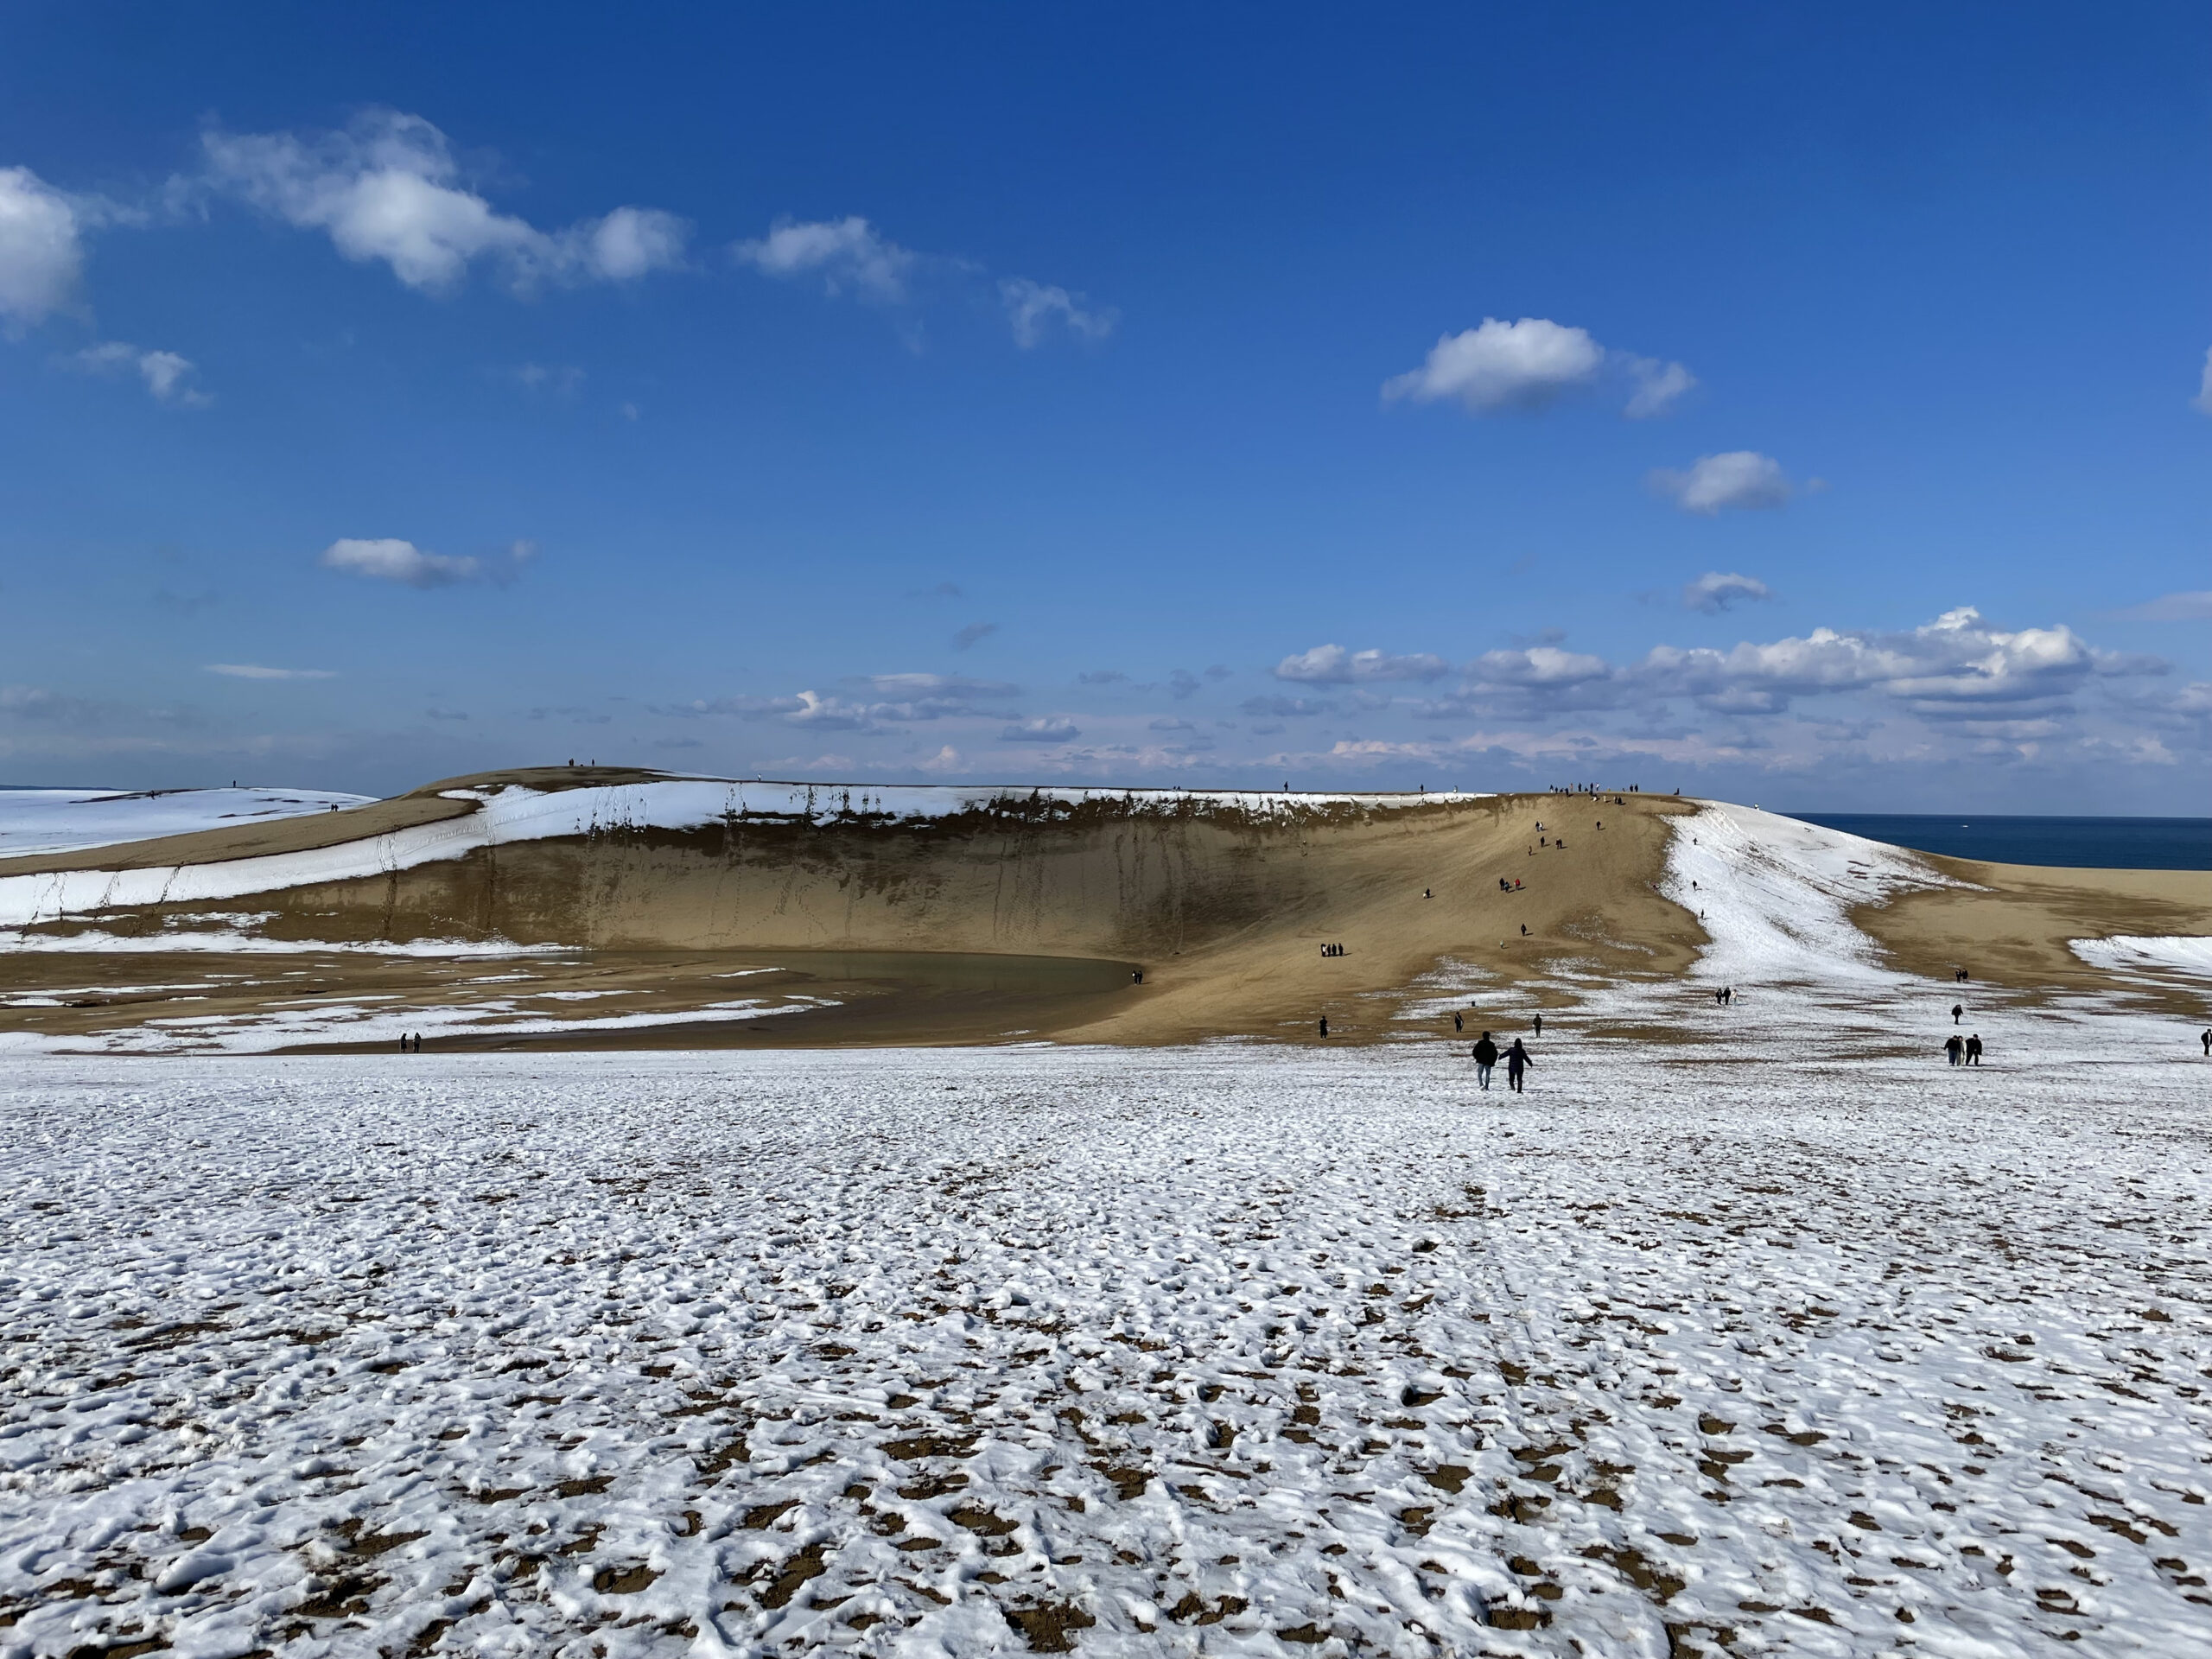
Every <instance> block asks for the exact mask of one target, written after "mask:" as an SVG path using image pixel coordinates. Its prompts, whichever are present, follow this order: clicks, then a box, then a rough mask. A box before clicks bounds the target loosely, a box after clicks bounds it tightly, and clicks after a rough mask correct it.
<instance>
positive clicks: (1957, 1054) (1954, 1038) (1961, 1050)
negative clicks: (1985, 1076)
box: [1943, 1032, 1967, 1065]
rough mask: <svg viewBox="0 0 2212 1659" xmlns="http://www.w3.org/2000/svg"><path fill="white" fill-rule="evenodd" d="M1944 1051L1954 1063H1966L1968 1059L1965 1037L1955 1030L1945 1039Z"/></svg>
mask: <svg viewBox="0 0 2212 1659" xmlns="http://www.w3.org/2000/svg"><path fill="white" fill-rule="evenodd" d="M1943 1052H1944V1054H1945V1055H1946V1056H1948V1058H1949V1059H1950V1062H1951V1064H1952V1065H1965V1064H1966V1059H1967V1046H1966V1041H1965V1039H1963V1038H1961V1036H1960V1035H1959V1034H1958V1033H1956V1032H1953V1033H1951V1034H1950V1035H1949V1036H1948V1037H1947V1038H1945V1039H1943Z"/></svg>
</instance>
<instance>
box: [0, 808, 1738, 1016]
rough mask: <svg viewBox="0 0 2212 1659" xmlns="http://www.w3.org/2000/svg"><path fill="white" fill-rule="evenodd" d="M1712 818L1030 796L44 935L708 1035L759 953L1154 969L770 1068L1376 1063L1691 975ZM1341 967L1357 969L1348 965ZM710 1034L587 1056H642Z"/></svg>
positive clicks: (437, 869) (614, 847)
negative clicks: (912, 1061)
mask: <svg viewBox="0 0 2212 1659" xmlns="http://www.w3.org/2000/svg"><path fill="white" fill-rule="evenodd" d="M495 781H508V782H519V783H528V784H531V785H532V786H542V784H543V781H544V780H543V779H541V778H540V777H538V776H537V775H535V774H530V773H512V774H485V775H480V776H479V777H478V778H476V779H461V780H448V781H447V782H446V783H443V784H441V785H430V786H428V788H427V789H426V790H425V791H418V793H417V796H416V797H411V798H402V799H403V800H409V799H421V798H425V797H428V798H431V799H435V791H436V790H438V789H441V788H450V787H454V786H456V785H465V784H484V783H487V782H495ZM588 781H592V782H603V781H614V780H612V779H604V778H598V777H594V778H592V779H588ZM443 804H451V805H459V804H457V803H443ZM1684 810H1689V809H1688V806H1687V804H1684V803H1681V802H1677V801H1674V800H1671V799H1669V798H1658V797H1638V796H1627V797H1623V798H1618V800H1617V799H1615V798H1588V797H1566V796H1554V795H1541V796H1518V797H1513V796H1505V797H1492V798H1481V799H1476V800H1464V799H1463V800H1441V799H1440V800H1437V801H1434V802H1421V803H1414V804H1393V805H1389V806H1374V807H1369V806H1366V805H1362V804H1344V803H1342V802H1329V803H1321V804H1316V805H1315V806H1313V808H1312V809H1310V810H1296V809H1294V810H1289V811H1287V812H1284V813H1281V814H1267V815H1262V814H1249V813H1243V812H1238V811H1234V810H1231V811H1219V812H1216V811H1207V810H1183V809H1180V808H1175V809H1171V810H1164V811H1163V810H1151V809H1144V810H1128V809H1127V808H1126V807H1124V806H1123V805H1122V804H1118V803H1116V802H1115V801H1111V800H1108V801H1102V802H1099V803H1096V804H1086V805H1084V806H1083V807H1079V808H1076V809H1073V810H1070V809H1067V808H1065V807H1064V806H1051V805H1048V806H1047V807H1045V808H1033V807H1032V806H1030V805H1027V804H1024V803H1023V802H1022V801H1021V800H1020V798H1019V797H1018V796H1009V797H1008V798H1007V804H1006V806H1005V810H994V811H981V812H976V813H970V814H967V815H963V817H959V818H955V819H938V820H932V821H927V822H925V823H921V824H914V823H790V822H776V823H748V822H731V823H717V824H715V825H712V826H709V827H707V828H704V829H696V830H686V831H677V830H666V829H628V828H611V829H602V830H600V831H597V832H594V834H593V835H592V836H588V837H581V838H574V839H568V840H549V841H541V842H515V843H509V844H506V845H504V846H501V847H499V848H497V849H479V850H477V851H474V852H472V853H470V854H468V855H466V856H464V857H461V858H457V859H452V860H444V861H438V862H435V863H431V864H425V865H422V866H418V867H416V868H411V869H406V870H400V871H397V872H393V873H391V874H387V875H382V876H378V877H373V878H365V879H360V880H347V881H340V882H330V883H324V884H320V885H315V886H308V887H293V888H287V889H283V890H280V891H277V892H272V893H260V894H255V895H252V896H251V897H248V898H245V899H237V900H232V901H228V902H227V903H222V904H210V903H207V902H205V901H200V902H195V903H194V904H193V905H191V906H140V907H136V908H133V909H130V910H120V911H110V912H102V913H100V914H99V915H98V916H96V917H84V918H73V919H72V920H71V921H70V922H68V923H66V924H61V925H57V926H55V927H54V928H51V929H48V930H41V931H54V932H67V931H71V930H73V929H84V928H88V927H96V928H97V929H98V930H99V931H102V932H105V933H111V934H118V935H129V934H137V935H140V936H147V937H151V936H158V935H159V934H160V933H162V931H166V929H167V928H168V926H169V925H172V924H174V923H175V922H177V921H178V920H179V918H181V916H183V915H185V914H187V913H188V914H190V915H191V916H192V917H193V918H195V919H194V923H193V925H195V926H205V925H207V918H209V917H211V916H219V915H222V914H225V913H229V914H232V915H236V916H238V917H240V918H248V917H251V918H257V919H255V920H253V921H252V922H251V925H250V928H251V931H253V932H255V933H256V934H257V935H259V936H261V937H264V938H272V939H281V940H288V941H294V942H299V941H313V940H321V941H327V942H330V943H337V944H376V943H391V944H404V943H407V942H410V941H419V940H425V939H452V938H461V939H477V940H481V939H505V940H510V941H513V942H516V943H519V944H558V945H563V946H566V947H572V948H576V949H579V950H584V951H587V952H589V953H591V954H592V955H593V957H594V960H600V961H605V960H610V959H612V957H614V956H620V957H624V958H625V959H626V960H630V961H632V962H635V963H646V962H651V963H654V964H655V966H654V967H653V968H652V969H650V970H646V969H637V970H634V971H637V972H645V971H651V972H658V973H659V974H662V975H664V976H666V978H667V981H668V986H669V989H667V990H665V991H664V992H663V993H659V994H656V995H655V996H654V999H653V1000H654V1003H655V1006H656V1007H660V1008H664V1009H665V1008H674V1007H683V1006H699V1005H698V1004H696V1003H691V1004H687V1003H685V1002H683V1001H682V995H689V992H688V990H687V991H684V992H683V993H682V994H681V995H679V994H678V992H677V990H676V989H675V988H676V987H677V986H678V985H680V984H683V983H684V982H686V981H687V979H688V977H689V970H688V969H685V968H683V966H681V964H683V963H689V962H711V963H715V965H717V966H721V965H726V964H727V963H730V962H734V961H738V960H740V959H741V958H742V957H744V955H745V953H747V952H759V951H761V950H812V951H823V950H829V951H837V950H871V951H879V952H882V951H890V952H899V951H906V952H926V953H946V952H952V953H988V954H993V955H1001V956H1004V955H1017V956H1027V957H1076V958H1084V959H1092V960H1100V959H1103V960H1108V961H1112V962H1116V963H1130V964H1136V965H1141V967H1142V968H1143V969H1144V970H1145V980H1144V983H1143V985H1142V987H1141V988H1135V987H1132V991H1133V993H1134V994H1133V995H1116V996H1113V997H1109V998H1103V999H1088V1000H1086V999H1075V1000H1070V999H1068V998H1066V997H1064V996H1059V995H1041V996H1032V997H1027V998H1023V999H1020V1002H1019V1005H1018V1006H1012V1005H1002V1004H1004V1001H1005V997H1006V995H1007V993H1006V992H1005V991H1003V990H995V991H992V992H988V993H982V994H976V993H975V992H973V990H972V988H971V989H969V990H966V991H953V990H949V989H948V988H945V987H944V986H943V985H941V984H936V983H932V982H931V979H930V976H918V977H917V978H916V979H915V980H914V981H913V982H911V983H910V984H909V985H908V986H907V990H908V992H909V993H911V994H910V995H906V996H905V997H904V998H903V999H899V1000H897V1001H895V1003H894V1002H893V1001H885V1000H884V998H883V996H882V995H881V994H880V989H879V990H878V991H875V992H869V993H868V994H867V995H855V996H854V997H851V998H847V999H841V1004H842V1006H841V1009H840V1010H839V1011H823V1012H821V1013H819V1014H807V1015H804V1016H803V1017H802V1016H792V1017H788V1018H783V1017H779V1019H777V1020H774V1021H772V1022H769V1023H768V1024H766V1025H763V1026H761V1027H760V1033H761V1034H760V1035H752V1034H747V1035H746V1036H745V1038H744V1040H745V1041H747V1042H748V1043H752V1042H759V1041H763V1040H769V1038H768V1036H767V1033H769V1032H770V1031H773V1032H774V1033H775V1037H774V1039H775V1040H783V1041H790V1042H794V1043H798V1042H822V1043H827V1044H834V1043H842V1042H853V1041H859V1042H866V1041H880V1042H911V1041H917V1040H931V1039H932V1038H938V1039H942V1040H948V1041H950V1040H982V1039H988V1037H989V1036H992V1035H1010V1034H1014V1033H1021V1034H1031V1035H1039V1036H1043V1035H1056V1036H1060V1037H1064V1038H1073V1039H1081V1040H1085V1041H1098V1042H1112V1043H1177V1042H1186V1041H1192V1040H1198V1039H1206V1038H1215V1037H1223V1036H1244V1037H1288V1038H1296V1039H1304V1038H1308V1037H1314V1038H1318V1031H1319V1020H1320V1019H1322V1018H1323V1017H1326V1018H1328V1019H1329V1020H1330V1023H1331V1031H1332V1040H1335V1041H1352V1042H1359V1041H1366V1040H1372V1039H1376V1038H1379V1037H1381V1036H1383V1035H1385V1034H1386V1033H1389V1031H1390V1030H1391V1029H1392V1024H1391V1015H1392V1014H1393V1013H1394V1012H1395V1009H1396V1007H1399V1006H1401V1004H1402V1001H1404V1000H1405V999H1407V998H1408V997H1409V996H1411V995H1414V994H1415V992H1416V987H1415V982H1416V981H1418V980H1419V979H1420V978H1421V976H1424V975H1427V974H1428V973H1430V972H1431V971H1432V970H1433V969H1436V968H1437V967H1438V965H1439V964H1440V963H1447V962H1448V963H1456V964H1459V965H1460V968H1461V971H1468V970H1471V971H1472V972H1473V973H1475V974H1478V975H1481V976H1497V977H1502V978H1504V979H1507V980H1525V979H1529V978H1535V977H1540V976H1542V975H1543V974H1544V973H1546V972H1547V971H1548V969H1549V968H1550V966H1551V965H1553V964H1554V963H1557V962H1558V961H1559V960H1560V959H1561V958H1567V957H1572V958H1577V959H1581V960H1584V961H1586V962H1589V963H1592V964H1593V965H1595V966H1597V967H1598V968H1599V969H1600V970H1601V971H1605V972H1613V973H1635V972H1656V973H1666V972H1675V971H1679V970H1680V969H1682V968H1684V967H1686V966H1687V965H1688V963H1689V962H1690V961H1691V960H1692V958H1693V957H1694V952H1695V950H1696V948H1697V946H1698V945H1699V944H1700V943H1701V942H1702V937H1703V936H1702V934H1701V933H1700V931H1699V929H1698V928H1697V925H1696V924H1695V922H1694V919H1693V918H1690V917H1689V916H1688V913H1687V912H1684V911H1682V910H1681V909H1680V908H1679V907H1677V906H1675V905H1673V904H1671V903H1670V902H1669V901H1668V900H1666V899H1662V898H1661V897H1660V896H1659V895H1658V893H1656V882H1657V880H1658V879H1659V877H1660V874H1661V873H1662V868H1663V864H1664V860H1665V854H1666V846H1667V841H1668V831H1667V827H1666V823H1665V820H1666V818H1667V817H1669V816H1671V815H1673V814H1675V813H1678V812H1681V811H1684ZM331 816H332V817H334V818H336V817H343V816H346V815H342V814H333V815H331ZM1600 826H1602V827H1600ZM1516 880H1517V881H1518V882H1520V883H1521V886H1520V887H1519V888H1517V889H1512V888H1510V883H1512V882H1514V881H1516ZM1502 883H1503V884H1506V885H1504V886H1501V884H1502ZM1425 894H1426V895H1427V896H1424V895H1425ZM1524 930H1525V931H1524ZM1324 944H1341V945H1343V946H1344V952H1345V953H1344V955H1343V956H1339V957H1324V956H1323V955H1322V954H1321V947H1322V946H1323V945H1324ZM162 960H164V961H169V960H174V958H168V957H163V958H162ZM201 960H202V961H204V960H205V958H201ZM268 960H269V959H267V958H258V959H256V961H257V965H258V964H260V963H266V962H267V961H268ZM480 965H481V964H480V963H470V964H468V966H469V967H470V968H471V969H475V968H478V967H480ZM535 965H536V964H533V968H535ZM8 971H9V970H8V969H4V968H0V975H5V974H6V973H7V972H8ZM161 971H162V976H164V977H170V978H175V977H179V976H178V975H176V974H175V973H173V972H170V971H169V970H167V969H163V970H161ZM263 971H264V972H265V971H266V970H265V969H263ZM452 972H453V970H452V969H449V968H448V967H447V966H444V965H439V964H435V963H416V964H414V965H412V966H410V965H407V964H405V963H395V962H393V961H391V959H389V958H379V957H362V956H350V955H349V956H343V957H340V956H330V955H326V956H325V957H321V958H320V959H319V960H318V964H317V966H316V968H315V975H316V976H317V981H318V982H319V983H322V984H325V985H327V987H328V989H327V992H326V993H325V994H328V995H340V994H343V993H344V992H346V990H347V989H348V988H359V990H361V991H363V992H367V991H370V990H372V989H374V990H381V991H385V992H388V993H389V992H391V988H393V987H394V986H395V984H397V983H409V984H410V985H411V988H410V989H408V990H405V991H401V992H397V995H400V996H402V997H404V998H405V999H407V1000H409V1001H415V1000H417V999H422V998H433V999H435V998H442V997H443V996H445V995H448V992H449V990H450V983H451V976H452ZM725 990H726V988H725ZM242 994H243V993H242ZM1432 994H1433V993H1432ZM894 1006H896V1007H898V1008H899V1012H898V1013H897V1014H893V1012H892V1009H893V1007H894ZM207 1011H208V1012H213V1011H214V1010H213V1009H210V1010H207ZM149 1017H151V1016H149ZM701 1034H702V1033H701V1031H700V1029H699V1028H690V1029H689V1030H687V1031H686V1032H684V1033H669V1032H666V1031H661V1032H654V1031H651V1030H647V1031H641V1032H639V1033H634V1034H632V1035H630V1036H626V1037H614V1036H611V1035H607V1034H600V1035H593V1036H591V1037H589V1038H588V1039H583V1038H579V1039H577V1040H579V1041H583V1040H588V1041H590V1042H593V1043H600V1042H612V1041H620V1042H624V1043H635V1044H638V1045H640V1046H645V1045H661V1044H665V1043H668V1042H671V1041H676V1040H677V1039H678V1036H679V1035H681V1036H683V1037H685V1038H688V1039H690V1040H692V1041H696V1040H698V1039H699V1037H700V1035H701ZM531 1040H533V1041H536V1040H538V1039H531ZM723 1040H731V1041H734V1040H738V1039H737V1037H736V1036H735V1035H734V1034H733V1035H731V1036H728V1037H727V1038H725V1039H723Z"/></svg>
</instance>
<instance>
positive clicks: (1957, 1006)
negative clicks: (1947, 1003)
mask: <svg viewBox="0 0 2212 1659" xmlns="http://www.w3.org/2000/svg"><path fill="white" fill-rule="evenodd" d="M1966 1014H1967V1005H1966V1004H1965V1003H1963V1002H1954V1003H1952V1004H1951V1023H1952V1024H1953V1025H1957V1024H1958V1023H1959V1021H1960V1020H1963V1019H1965V1018H1966Z"/></svg>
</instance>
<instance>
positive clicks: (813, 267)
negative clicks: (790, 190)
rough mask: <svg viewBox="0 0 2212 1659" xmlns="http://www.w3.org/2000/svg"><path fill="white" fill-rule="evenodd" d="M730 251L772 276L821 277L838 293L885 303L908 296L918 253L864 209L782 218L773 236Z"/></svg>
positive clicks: (740, 260) (894, 301)
mask: <svg viewBox="0 0 2212 1659" xmlns="http://www.w3.org/2000/svg"><path fill="white" fill-rule="evenodd" d="M730 252H731V254H732V256H733V257H735V258H736V260H737V261H738V263H739V264H745V265H750V266H752V267H753V269H754V270H759V271H761V272H763V273H765V274H766V275H767V276H770V277H805V276H817V277H820V278H821V279H822V281H823V285H824V286H825V287H827V288H828V289H829V292H830V293H832V294H843V293H853V294H857V295H859V296H861V298H862V299H867V300H874V301H875V302H878V303H880V304H885V305H895V304H897V303H898V302H900V301H901V300H904V299H905V298H906V283H907V278H908V277H909V276H910V275H911V274H912V271H913V269H914V265H915V263H916V261H917V259H918V255H917V254H915V253H914V252H913V251H912V249H909V248H902V247H900V246H899V245H898V244H897V243H896V242H893V241H891V240H889V239H888V238H886V237H884V236H882V235H881V234H880V233H879V232H877V230H876V228H875V226H873V225H871V224H869V223H868V220H866V219H862V218H861V217H860V216H859V215H858V214H849V215H847V216H846V217H845V218H843V219H778V220H777V221H776V222H775V224H774V225H773V226H771V227H770V228H769V231H768V234H767V235H766V236H764V237H760V238H757V239H755V240H753V241H747V242H740V243H739V244H737V245H736V246H734V248H732V249H731V250H730Z"/></svg>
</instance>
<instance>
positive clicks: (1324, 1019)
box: [1321, 1014, 1329, 1037]
mask: <svg viewBox="0 0 2212 1659" xmlns="http://www.w3.org/2000/svg"><path fill="white" fill-rule="evenodd" d="M1321 1034H1322V1035H1323V1036H1324V1037H1325V1036H1327V1035H1328V1034H1329V1016H1328V1015H1327V1014H1323V1015H1322V1016H1321Z"/></svg>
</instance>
